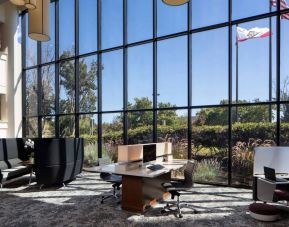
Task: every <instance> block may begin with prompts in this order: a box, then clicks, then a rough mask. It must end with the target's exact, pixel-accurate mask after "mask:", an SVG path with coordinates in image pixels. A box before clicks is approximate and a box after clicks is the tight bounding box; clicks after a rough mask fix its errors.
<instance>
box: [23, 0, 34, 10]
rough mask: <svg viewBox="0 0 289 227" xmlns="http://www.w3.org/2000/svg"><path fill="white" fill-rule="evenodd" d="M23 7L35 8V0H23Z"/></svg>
mask: <svg viewBox="0 0 289 227" xmlns="http://www.w3.org/2000/svg"><path fill="white" fill-rule="evenodd" d="M25 7H26V8H27V9H30V10H32V9H36V0H25Z"/></svg>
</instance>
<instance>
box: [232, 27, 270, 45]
mask: <svg viewBox="0 0 289 227" xmlns="http://www.w3.org/2000/svg"><path fill="white" fill-rule="evenodd" d="M270 35H271V33H270V29H269V28H258V27H255V28H251V29H249V30H247V29H245V28H241V27H237V42H243V41H246V40H248V39H254V38H264V37H267V36H270Z"/></svg>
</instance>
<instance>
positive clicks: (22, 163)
mask: <svg viewBox="0 0 289 227" xmlns="http://www.w3.org/2000/svg"><path fill="white" fill-rule="evenodd" d="M20 164H21V165H23V166H27V167H28V168H30V178H29V185H30V184H31V181H32V175H33V167H34V161H31V160H27V161H22V162H20Z"/></svg>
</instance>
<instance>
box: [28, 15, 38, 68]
mask: <svg viewBox="0 0 289 227" xmlns="http://www.w3.org/2000/svg"><path fill="white" fill-rule="evenodd" d="M25 17H26V34H25V36H26V37H25V38H26V56H25V59H26V67H31V66H34V65H37V42H36V41H35V40H33V39H30V38H29V36H28V14H26V15H25Z"/></svg>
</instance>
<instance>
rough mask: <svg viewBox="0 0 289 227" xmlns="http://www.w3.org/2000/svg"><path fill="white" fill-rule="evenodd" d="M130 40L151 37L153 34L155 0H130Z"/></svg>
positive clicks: (128, 23)
mask: <svg viewBox="0 0 289 227" xmlns="http://www.w3.org/2000/svg"><path fill="white" fill-rule="evenodd" d="M127 14H128V15H127V26H128V28H127V30H128V42H129V43H133V42H137V41H141V40H146V39H151V38H152V36H153V1H152V0H137V1H136V0H128V9H127Z"/></svg>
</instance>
